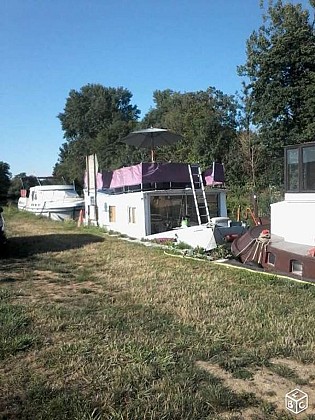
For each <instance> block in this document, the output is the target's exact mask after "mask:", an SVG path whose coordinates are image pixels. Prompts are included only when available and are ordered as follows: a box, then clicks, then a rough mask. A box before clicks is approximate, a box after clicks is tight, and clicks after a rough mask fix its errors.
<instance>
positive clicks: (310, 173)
mask: <svg viewBox="0 0 315 420" xmlns="http://www.w3.org/2000/svg"><path fill="white" fill-rule="evenodd" d="M284 162H285V174H284V175H285V177H284V179H285V197H284V201H281V202H278V203H274V204H271V220H270V225H266V226H264V225H262V226H256V227H254V228H252V229H250V230H249V231H248V232H247V233H246V234H245V235H244V236H243V237H241V238H238V239H236V240H235V241H234V242H233V244H232V252H233V254H234V255H235V256H237V257H239V258H240V259H241V261H242V262H245V263H247V262H252V261H253V262H255V263H258V264H260V265H261V266H262V267H263V268H264V269H265V270H269V271H274V272H277V273H282V274H289V275H292V276H296V277H298V278H300V279H303V280H312V281H315V217H314V215H315V142H311V143H303V144H300V145H294V146H287V147H286V148H285V151H284Z"/></svg>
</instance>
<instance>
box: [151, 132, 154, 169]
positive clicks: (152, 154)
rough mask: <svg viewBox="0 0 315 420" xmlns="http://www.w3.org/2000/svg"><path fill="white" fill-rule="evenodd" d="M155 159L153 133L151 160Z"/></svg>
mask: <svg viewBox="0 0 315 420" xmlns="http://www.w3.org/2000/svg"><path fill="white" fill-rule="evenodd" d="M154 161H155V156H154V143H153V134H152V133H151V162H152V163H153V162H154Z"/></svg>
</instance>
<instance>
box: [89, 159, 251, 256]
mask: <svg viewBox="0 0 315 420" xmlns="http://www.w3.org/2000/svg"><path fill="white" fill-rule="evenodd" d="M223 183H224V174H223V165H222V164H218V163H214V164H213V165H212V167H211V168H209V170H207V171H205V172H204V173H202V172H201V169H200V167H199V166H198V165H189V164H184V163H169V162H167V163H157V162H151V163H139V164H137V165H133V166H129V167H123V168H120V169H117V170H114V171H103V172H98V170H97V158H96V156H94V155H91V156H89V157H88V158H87V171H86V180H85V185H86V187H85V190H84V196H85V210H86V211H85V223H86V224H95V225H98V226H100V227H104V228H106V229H107V230H109V231H115V232H119V233H122V234H125V235H127V236H129V237H132V238H137V239H147V240H156V241H164V240H173V241H177V242H185V243H187V244H188V245H190V246H191V247H202V248H204V249H205V250H211V249H213V248H215V247H216V246H217V245H218V244H219V243H223V242H224V241H225V240H227V238H231V237H233V235H239V234H241V233H243V232H244V227H243V226H242V225H241V224H240V223H236V222H234V223H233V222H232V221H231V220H230V219H229V218H228V217H227V208H226V189H225V188H224V187H223Z"/></svg>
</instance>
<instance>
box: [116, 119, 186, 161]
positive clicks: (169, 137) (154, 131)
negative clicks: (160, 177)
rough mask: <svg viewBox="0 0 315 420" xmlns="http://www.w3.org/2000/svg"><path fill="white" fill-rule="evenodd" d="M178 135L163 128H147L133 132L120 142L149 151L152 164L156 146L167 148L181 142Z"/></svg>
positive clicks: (180, 137)
mask: <svg viewBox="0 0 315 420" xmlns="http://www.w3.org/2000/svg"><path fill="white" fill-rule="evenodd" d="M182 139H183V137H182V136H181V135H180V134H175V133H172V132H171V131H169V130H166V129H164V128H153V127H151V128H147V129H145V130H139V131H133V132H132V133H130V134H128V136H126V137H124V138H123V139H122V141H123V142H124V143H126V144H129V145H130V146H136V147H141V148H145V149H149V150H151V159H152V162H154V150H155V147H158V146H167V145H171V144H174V143H177V142H178V141H180V140H182Z"/></svg>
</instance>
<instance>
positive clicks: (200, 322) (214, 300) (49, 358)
mask: <svg viewBox="0 0 315 420" xmlns="http://www.w3.org/2000/svg"><path fill="white" fill-rule="evenodd" d="M5 218H6V226H7V234H8V237H9V243H8V247H7V250H6V252H5V253H4V255H3V254H2V256H1V258H0V418H1V419H30V420H31V419H32V420H33V419H45V420H48V419H54V420H55V419H80V420H81V419H113V420H118V419H120V420H123V419H128V420H129V419H130V420H137V419H158V420H164V419H169V420H176V419H178V420H182V419H187V420H202V419H291V418H296V416H293V415H290V412H289V411H288V410H286V409H285V403H284V397H285V394H286V393H287V392H289V391H291V390H292V389H294V388H296V387H298V388H300V389H301V390H303V391H305V392H307V393H308V395H309V408H308V409H307V410H305V411H304V414H300V415H299V416H298V418H299V419H300V418H308V419H315V390H314V386H315V365H314V363H315V317H314V313H315V287H314V286H312V285H307V284H298V283H295V282H293V281H291V280H284V279H279V278H277V277H272V276H266V275H264V274H261V273H252V272H247V271H243V270H237V269H232V268H227V267H224V266H222V265H217V264H214V263H210V262H206V261H195V260H192V259H186V258H175V257H171V256H168V255H165V253H164V250H163V249H160V248H150V247H145V246H143V245H140V244H137V243H130V242H127V241H123V240H122V239H119V238H117V237H112V236H109V235H107V234H105V233H103V232H101V231H100V230H97V229H96V228H82V227H81V228H78V227H77V226H76V225H75V224H74V223H70V222H69V223H58V222H53V221H50V220H47V219H42V218H39V217H35V216H32V215H30V214H28V213H22V212H17V211H16V210H15V209H13V208H6V209H5ZM2 252H3V251H2Z"/></svg>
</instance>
